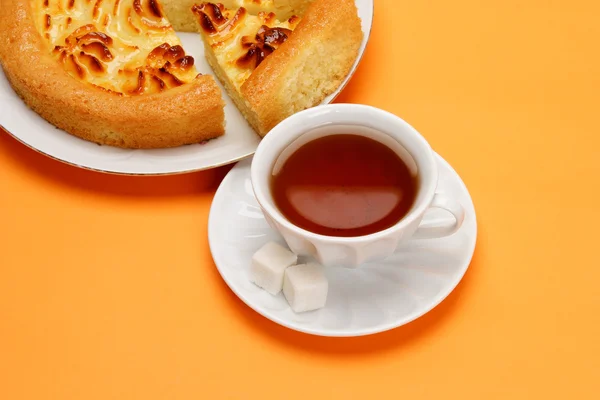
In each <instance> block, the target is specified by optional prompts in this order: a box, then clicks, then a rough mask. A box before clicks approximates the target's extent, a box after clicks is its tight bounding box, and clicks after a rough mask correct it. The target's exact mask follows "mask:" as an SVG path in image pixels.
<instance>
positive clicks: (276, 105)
mask: <svg viewBox="0 0 600 400" xmlns="http://www.w3.org/2000/svg"><path fill="white" fill-rule="evenodd" d="M217 10H218V11H217ZM240 10H243V8H241V9H239V10H227V9H223V7H221V6H217V5H215V4H214V3H202V4H198V5H197V6H195V7H194V8H193V11H194V13H195V14H196V16H197V18H198V23H199V30H200V34H201V36H202V37H203V39H204V43H205V48H206V52H205V53H206V57H207V59H208V61H209V64H210V65H211V67H212V68H213V71H214V72H215V74H216V75H217V77H218V78H219V80H220V81H221V82H222V83H223V84H224V86H225V87H226V90H227V92H228V94H229V95H230V97H231V98H232V99H233V100H234V101H235V103H236V105H237V107H238V108H239V109H240V111H241V112H242V113H243V114H244V116H245V117H246V119H247V120H248V122H249V123H250V124H251V125H252V127H253V128H254V129H255V130H256V131H257V132H258V133H259V134H260V135H261V136H264V135H266V134H267V133H268V132H269V131H270V130H271V129H272V128H273V127H274V126H275V125H277V124H278V123H279V122H281V121H283V120H284V119H285V118H287V117H289V116H291V115H293V114H294V113H296V112H299V111H302V110H305V109H307V108H310V107H314V106H317V105H319V104H320V103H321V102H322V101H323V99H324V98H325V97H327V96H328V95H330V94H332V93H334V92H335V91H336V90H337V89H338V88H339V86H340V85H341V84H342V82H343V81H344V79H345V78H346V77H347V75H348V74H349V73H350V70H351V68H352V66H353V65H354V62H355V60H356V58H357V57H358V53H359V49H360V45H361V43H362V39H363V32H362V27H361V21H360V18H359V17H358V10H357V8H356V4H355V1H354V0H336V1H329V0H316V1H314V2H313V3H312V4H311V5H310V6H309V7H308V10H307V11H306V13H305V14H304V15H303V16H302V18H301V20H300V22H299V23H298V22H297V21H286V22H284V23H282V22H279V21H277V20H275V19H274V16H273V15H271V16H269V15H268V14H266V13H265V14H263V15H260V14H259V15H258V16H251V15H248V13H244V12H243V11H242V12H240ZM246 18H263V19H264V21H265V22H264V24H259V26H258V28H257V29H258V30H257V31H256V32H254V33H252V34H249V33H248V30H247V29H246V28H244V23H243V19H246ZM294 18H297V17H292V19H294ZM253 25H254V26H256V23H253ZM280 28H283V29H280ZM292 31H293V32H292ZM283 36H285V38H284V39H283V40H282V37H283ZM265 50H266V53H265ZM258 58H260V60H258ZM249 59H250V60H252V59H253V60H254V62H248V60H249ZM257 60H258V61H257Z"/></svg>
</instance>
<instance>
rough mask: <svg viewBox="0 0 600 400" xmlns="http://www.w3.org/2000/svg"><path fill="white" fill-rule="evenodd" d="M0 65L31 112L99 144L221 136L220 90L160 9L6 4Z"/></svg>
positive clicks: (66, 2)
mask: <svg viewBox="0 0 600 400" xmlns="http://www.w3.org/2000/svg"><path fill="white" fill-rule="evenodd" d="M0 63H1V64H2V67H3V68H4V71H5V73H6V76H7V78H8V79H9V81H10V82H11V84H12V86H13V88H14V89H15V90H16V92H17V93H18V94H19V95H20V96H21V97H22V98H23V99H24V100H25V102H26V103H27V104H28V105H29V106H30V107H31V108H32V109H33V110H34V111H36V112H37V113H38V114H40V115H41V116H42V117H44V118H45V119H47V120H48V121H49V122H51V123H52V124H54V125H55V126H57V127H59V128H61V129H64V130H65V131H67V132H69V133H72V134H74V135H76V136H79V137H81V138H84V139H87V140H90V141H93V142H96V143H99V144H107V145H112V146H118V147H125V148H163V147H174V146H180V145H183V144H191V143H198V142H202V141H204V140H207V139H211V138H214V137H217V136H220V135H222V134H223V133H224V118H225V117H224V111H223V107H224V103H223V100H222V98H221V93H220V90H219V88H218V85H217V84H216V82H215V80H214V78H213V77H211V76H204V75H200V74H198V71H197V70H196V68H195V67H194V59H193V58H192V57H190V56H188V55H186V53H185V51H184V49H183V48H182V47H181V44H180V41H179V39H178V38H177V36H176V35H175V32H174V30H173V28H172V27H171V25H170V24H169V22H168V21H167V19H166V18H165V17H164V13H163V11H162V7H161V5H160V4H159V3H158V2H157V0H2V12H0Z"/></svg>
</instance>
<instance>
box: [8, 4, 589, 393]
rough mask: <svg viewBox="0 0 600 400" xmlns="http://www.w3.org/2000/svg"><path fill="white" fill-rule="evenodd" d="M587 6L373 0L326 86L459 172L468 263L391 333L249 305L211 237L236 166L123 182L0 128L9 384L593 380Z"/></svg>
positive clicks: (493, 386) (564, 389) (65, 389)
mask: <svg viewBox="0 0 600 400" xmlns="http://www.w3.org/2000/svg"><path fill="white" fill-rule="evenodd" d="M599 4H600V3H599V2H597V1H592V0H590V1H584V0H580V1H562V0H529V1H523V0H505V1H481V0H455V1H443V0H438V1H432V0H429V1H397V0H377V1H376V10H375V25H374V29H373V35H372V40H371V43H370V45H369V47H368V50H367V53H366V56H365V58H364V62H363V63H362V65H361V66H360V68H359V70H358V72H357V74H356V76H355V77H354V79H353V80H352V82H351V84H350V85H349V86H348V88H347V90H345V91H344V93H343V95H342V97H341V98H340V99H339V101H343V102H352V103H366V104H370V105H373V106H377V107H381V108H384V109H386V110H389V111H391V112H394V113H396V114H398V115H400V116H401V117H403V118H405V119H406V120H407V121H409V122H410V123H411V124H413V125H414V126H415V127H416V128H417V129H418V130H420V131H421V132H422V133H423V134H424V135H425V136H426V137H427V138H428V140H429V141H430V142H431V144H432V146H433V147H434V149H435V150H436V151H438V152H439V153H441V154H442V155H443V156H444V157H445V158H446V159H447V160H448V161H449V162H450V163H451V164H452V165H453V166H454V167H455V168H456V170H457V171H458V172H459V173H460V174H461V176H462V177H463V179H464V180H465V182H466V184H467V186H468V187H469V189H470V191H471V194H472V196H473V199H474V202H475V206H476V209H477V212H478V220H479V237H478V244H477V250H476V253H475V257H474V260H473V262H472V264H471V267H470V269H469V271H468V272H467V274H466V276H465V278H464V280H463V281H462V283H461V284H460V285H459V287H458V288H457V289H456V291H454V292H453V293H452V294H451V295H450V296H449V297H448V299H447V300H446V301H444V302H443V303H442V304H441V305H440V306H439V307H437V308H436V309H435V310H433V311H432V312H431V313H429V314H427V315H426V316H424V317H422V318H420V319H418V320H417V321H415V322H413V323H411V324H409V325H407V326H404V327H401V328H398V329H395V330H393V331H390V332H386V333H383V334H379V335H375V336H371V337H363V338H350V339H329V338H320V337H312V336H308V335H304V334H300V333H296V332H293V331H290V330H287V329H285V328H283V327H280V326H278V325H276V324H274V323H272V322H269V321H267V320H266V319H264V318H263V317H261V316H259V315H258V314H256V313H254V312H253V311H251V310H250V309H249V308H248V307H246V306H245V305H244V304H242V302H241V301H240V300H238V299H237V297H235V295H233V294H232V293H231V292H230V290H229V289H228V288H227V286H226V285H225V284H224V283H223V282H222V280H221V279H220V277H219V275H218V273H217V271H216V269H215V267H214V264H213V261H212V259H211V255H210V252H209V248H208V243H207V220H208V211H209V206H210V203H211V199H212V197H213V194H214V192H215V189H216V188H217V186H218V184H219V182H220V180H221V179H222V178H223V176H224V175H225V174H226V173H227V171H228V168H220V169H217V170H212V171H207V172H201V173H194V174H190V175H186V176H173V177H160V178H128V177H118V176H108V175H101V174H97V173H93V172H87V171H83V170H78V169H75V168H73V167H69V166H66V165H62V164H60V163H58V162H56V161H52V160H50V159H47V158H45V157H44V156H41V155H38V154H37V153H35V152H33V151H32V150H29V149H27V148H25V147H24V146H22V145H20V144H18V143H17V142H16V141H15V140H13V139H12V138H11V137H9V136H8V135H6V134H4V133H1V134H0V235H1V237H0V247H1V250H0V398H1V399H7V400H17V399H36V400H37V399H86V400H93V399H102V400H106V399H144V400H154V399H199V398H204V399H220V398H226V399H290V400H291V399H316V398H324V399H333V398H344V399H375V398H404V399H416V398H418V399H442V398H461V399H542V398H544V399H550V398H551V399H565V398H572V399H598V398H600V294H599V293H600V291H599V289H598V287H599V285H600V268H599V267H600V262H599V261H598V258H599V253H598V246H599V245H598V240H599V239H600V234H599V232H600V228H599V227H600V204H599V203H600V196H599V194H600V193H599V191H600V116H599V115H598V114H599V109H600V48H599V44H600V23H599V20H598V16H599V15H600V5H599Z"/></svg>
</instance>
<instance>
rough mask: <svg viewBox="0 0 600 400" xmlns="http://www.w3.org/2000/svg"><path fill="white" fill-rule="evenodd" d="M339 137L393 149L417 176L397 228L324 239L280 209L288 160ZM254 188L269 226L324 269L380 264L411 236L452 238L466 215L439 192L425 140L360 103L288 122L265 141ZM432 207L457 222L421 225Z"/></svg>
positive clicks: (329, 107) (257, 161) (255, 169)
mask: <svg viewBox="0 0 600 400" xmlns="http://www.w3.org/2000/svg"><path fill="white" fill-rule="evenodd" d="M335 134H356V135H363V136H366V137H369V138H372V139H374V140H377V141H379V142H381V143H383V144H385V145H386V146H388V147H389V148H391V149H392V150H394V151H395V152H396V153H397V154H398V155H399V156H400V157H401V158H402V160H403V161H404V162H405V163H406V165H408V166H409V168H410V170H411V172H412V173H413V174H414V175H415V176H416V177H417V182H418V185H419V186H418V191H417V196H416V199H415V202H414V204H413V206H412V208H411V209H410V211H409V212H408V213H407V215H405V216H404V218H402V219H401V220H400V221H398V222H397V223H396V224H395V225H394V226H392V227H390V228H388V229H385V230H382V231H379V232H376V233H373V234H370V235H365V236H357V237H333V236H323V235H319V234H316V233H313V232H310V231H307V230H305V229H302V228H300V227H298V226H296V225H294V224H292V223H291V222H290V221H289V220H287V219H286V217H285V216H284V215H283V214H282V213H281V212H280V211H279V210H278V209H277V206H276V205H275V203H274V201H273V197H272V195H271V188H270V186H271V177H272V176H273V175H274V174H277V172H278V170H279V169H280V168H281V166H282V165H283V163H284V162H285V161H286V160H287V158H288V157H289V156H290V155H291V154H292V153H293V152H294V151H296V150H297V149H298V148H299V147H300V146H302V145H304V144H305V143H307V142H309V141H311V140H315V139H317V138H320V137H323V136H327V135H335ZM251 179H252V187H253V190H254V194H255V196H256V199H257V201H258V203H259V205H260V207H261V209H262V211H263V213H264V215H265V218H266V220H267V222H268V223H269V225H270V226H271V227H272V228H274V229H276V230H277V231H278V232H279V233H280V234H281V235H282V236H283V238H284V240H285V241H286V243H287V244H288V246H289V248H290V250H292V251H293V252H294V253H296V254H298V255H301V256H310V257H313V258H314V259H316V260H317V261H318V262H319V263H321V264H322V265H324V266H342V267H349V268H356V267H359V266H360V265H362V264H364V263H368V262H374V261H381V260H383V259H385V258H387V257H388V256H390V255H391V254H393V253H394V252H395V251H396V248H397V247H398V245H399V244H400V243H402V242H404V241H407V240H409V239H411V238H419V239H425V238H439V237H443V236H448V235H452V234H453V233H455V232H456V231H457V230H458V229H459V228H460V226H461V224H462V223H463V220H464V217H465V212H464V209H463V207H462V206H461V205H460V204H459V203H458V202H456V201H455V200H454V199H451V198H449V197H448V196H446V195H445V194H443V193H439V192H436V189H437V185H438V167H437V164H436V161H435V158H434V153H433V150H432V149H431V147H430V145H429V144H428V143H427V141H426V140H425V138H423V136H422V135H421V134H419V132H417V131H416V130H415V129H414V128H413V127H412V126H410V125H409V124H408V123H406V122H405V121H404V120H402V119H401V118H400V117H397V116H396V115H393V114H391V113H389V112H386V111H383V110H380V109H377V108H374V107H370V106H365V105H357V104H331V105H325V106H319V107H314V108H310V109H308V110H305V111H301V112H299V113H296V114H294V115H292V116H291V117H289V118H287V119H286V120H284V121H282V122H281V123H280V124H278V125H277V126H276V127H275V128H273V129H272V130H271V131H270V132H269V133H268V134H267V135H266V136H265V138H263V140H262V141H261V143H260V145H259V146H258V149H257V151H256V153H255V155H254V159H253V161H252V167H251ZM430 208H439V209H443V210H446V211H447V212H448V213H449V215H451V216H452V218H442V219H440V220H439V221H433V222H428V223H427V224H422V221H423V217H424V215H425V213H426V211H427V210H428V209H430Z"/></svg>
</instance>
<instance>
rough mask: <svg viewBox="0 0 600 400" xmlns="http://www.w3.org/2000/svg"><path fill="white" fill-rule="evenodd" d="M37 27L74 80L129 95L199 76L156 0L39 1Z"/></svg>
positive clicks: (162, 89) (36, 4) (168, 86)
mask: <svg viewBox="0 0 600 400" xmlns="http://www.w3.org/2000/svg"><path fill="white" fill-rule="evenodd" d="M33 1H34V3H33V7H34V9H36V13H35V15H36V16H37V18H36V26H37V29H38V31H39V32H40V34H41V35H42V36H43V37H44V39H45V41H46V42H47V44H48V49H49V51H50V52H51V54H52V55H53V56H54V57H56V58H57V60H58V61H59V62H60V63H61V65H62V66H63V67H64V69H65V70H66V71H67V72H68V73H69V74H70V75H71V76H72V77H74V78H76V79H79V80H82V81H85V82H88V83H90V84H92V85H94V86H97V87H99V88H102V89H104V90H106V91H109V92H112V93H115V94H118V95H126V96H138V95H142V94H151V93H158V92H162V91H164V90H167V89H169V88H174V87H177V86H181V85H183V84H185V83H188V82H191V81H192V80H194V78H195V77H196V76H197V75H198V73H197V71H196V68H195V67H194V59H193V58H192V57H190V56H187V55H186V54H185V51H184V50H183V48H182V47H181V45H180V42H179V39H178V38H177V36H176V35H175V32H174V30H173V29H172V27H171V25H170V24H169V22H168V21H167V19H166V18H165V17H164V14H163V11H162V8H161V6H160V4H159V3H158V2H157V1H156V0H33Z"/></svg>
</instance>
